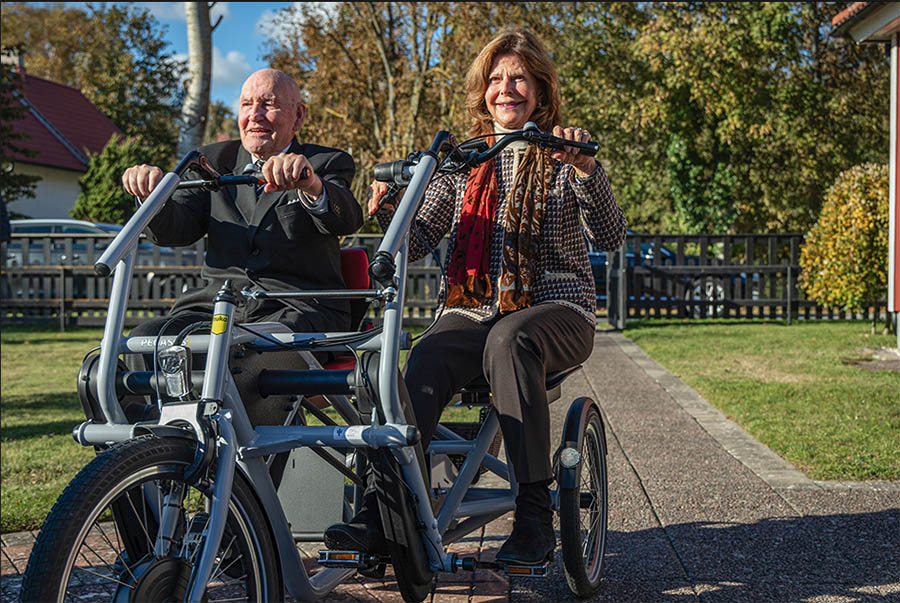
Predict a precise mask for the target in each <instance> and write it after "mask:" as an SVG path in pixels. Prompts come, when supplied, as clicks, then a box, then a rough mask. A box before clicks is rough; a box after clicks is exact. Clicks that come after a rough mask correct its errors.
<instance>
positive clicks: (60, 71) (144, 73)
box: [0, 2, 184, 165]
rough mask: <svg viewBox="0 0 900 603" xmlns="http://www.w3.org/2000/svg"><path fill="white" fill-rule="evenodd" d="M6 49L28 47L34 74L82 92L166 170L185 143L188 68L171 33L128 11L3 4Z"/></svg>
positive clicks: (116, 7) (30, 70)
mask: <svg viewBox="0 0 900 603" xmlns="http://www.w3.org/2000/svg"><path fill="white" fill-rule="evenodd" d="M0 28H2V36H3V43H4V44H7V45H9V44H21V46H22V48H23V49H24V51H25V53H26V55H25V56H26V59H25V66H26V70H27V72H28V73H30V74H32V75H36V76H39V77H43V78H47V79H49V80H53V81H55V82H60V83H63V84H66V85H69V86H72V87H74V88H77V89H79V90H81V92H82V93H83V94H84V95H85V96H86V97H87V98H88V100H90V101H91V102H92V103H94V105H96V106H97V108H99V109H100V110H101V111H102V112H103V113H104V114H105V115H106V116H107V117H109V118H110V119H111V120H112V121H113V123H115V124H116V125H117V126H118V127H119V129H121V130H122V131H123V132H124V133H125V134H126V135H127V136H131V137H134V138H136V139H137V140H138V141H139V142H140V144H142V145H144V146H146V147H147V148H148V149H149V150H150V151H151V152H152V153H153V156H154V157H155V158H156V160H155V162H154V163H157V164H159V165H166V164H168V163H170V162H171V161H172V159H173V158H174V151H175V145H176V142H177V136H178V130H177V128H178V117H179V112H180V107H181V94H182V78H183V73H184V64H183V62H182V61H178V60H176V59H175V58H174V56H173V53H172V52H171V50H170V49H169V48H168V42H166V41H165V39H164V36H165V31H166V30H165V27H164V26H162V25H160V24H159V23H158V22H157V21H156V19H155V18H154V17H153V16H152V15H151V14H150V13H149V11H147V10H146V9H140V8H135V7H132V6H129V5H124V4H116V5H110V4H99V5H94V4H87V5H86V7H85V8H84V9H81V8H75V7H68V6H65V5H64V4H62V3H57V4H46V5H45V4H38V3H30V2H4V3H3V4H2V23H0Z"/></svg>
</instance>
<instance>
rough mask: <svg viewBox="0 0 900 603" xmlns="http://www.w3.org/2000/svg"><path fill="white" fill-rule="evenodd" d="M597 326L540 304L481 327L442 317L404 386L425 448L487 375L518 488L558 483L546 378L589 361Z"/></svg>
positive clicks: (412, 357)
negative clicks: (453, 407) (454, 401)
mask: <svg viewBox="0 0 900 603" xmlns="http://www.w3.org/2000/svg"><path fill="white" fill-rule="evenodd" d="M593 346H594V327H593V326H592V325H591V324H590V323H588V322H587V321H586V320H585V319H584V318H583V317H582V316H581V315H579V314H578V312H576V311H575V310H572V309H571V308H567V307H566V306H562V305H560V304H553V303H548V304H540V305H537V306H533V307H530V308H525V309H523V310H519V311H517V312H513V313H511V314H507V315H504V316H501V317H497V318H494V319H493V320H491V321H490V322H487V323H479V322H476V321H474V320H471V319H469V318H465V317H463V316H460V315H458V314H445V315H444V316H442V317H441V318H440V319H439V320H438V322H437V324H436V325H435V326H434V328H433V329H432V330H431V332H430V333H428V334H427V335H426V336H425V337H423V338H422V340H421V341H420V342H418V343H417V344H416V345H415V346H414V347H413V349H412V350H411V351H410V354H409V360H408V362H407V364H406V371H405V375H404V377H405V381H406V385H407V388H408V389H409V395H410V398H411V401H412V405H413V409H414V412H415V415H416V423H417V424H418V428H419V429H420V430H421V432H422V446H423V448H425V449H427V447H428V443H429V442H430V441H431V438H432V437H433V436H434V432H435V430H436V429H437V424H438V421H439V420H440V416H441V412H443V410H444V407H445V406H446V405H447V404H448V403H449V402H450V399H451V398H452V397H453V395H454V394H455V393H456V392H458V391H459V390H460V389H462V388H463V387H464V386H465V385H466V384H468V383H469V382H471V381H472V380H473V379H475V378H477V377H479V376H480V375H482V374H484V376H485V377H486V378H487V381H488V383H490V384H491V393H492V397H493V404H494V406H495V407H496V409H497V411H498V413H499V415H500V429H501V431H502V433H503V439H504V440H505V442H506V455H507V458H508V459H509V461H510V462H511V463H512V466H513V469H514V471H515V474H516V478H517V479H518V481H519V482H520V483H531V482H537V481H544V480H548V479H551V478H552V477H553V472H552V468H551V465H550V410H549V405H548V402H547V390H546V387H545V379H546V374H547V373H548V372H552V371H561V370H564V369H567V368H570V367H572V366H575V365H577V364H580V363H582V362H584V361H585V360H587V358H588V356H590V354H591V351H592V350H593Z"/></svg>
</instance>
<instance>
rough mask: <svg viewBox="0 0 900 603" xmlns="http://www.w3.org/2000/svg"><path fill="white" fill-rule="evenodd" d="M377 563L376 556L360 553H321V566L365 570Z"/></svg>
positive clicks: (319, 561)
mask: <svg viewBox="0 0 900 603" xmlns="http://www.w3.org/2000/svg"><path fill="white" fill-rule="evenodd" d="M376 561H377V558H376V557H375V555H366V554H365V553H360V552H359V551H319V559H318V563H319V565H324V566H325V567H345V568H346V567H355V568H365V567H369V566H370V565H372V564H373V563H374V562H376Z"/></svg>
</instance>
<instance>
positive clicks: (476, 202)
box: [447, 147, 553, 313]
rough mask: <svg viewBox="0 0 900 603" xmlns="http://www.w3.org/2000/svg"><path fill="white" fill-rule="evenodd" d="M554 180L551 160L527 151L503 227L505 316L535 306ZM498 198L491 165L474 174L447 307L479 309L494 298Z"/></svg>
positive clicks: (531, 149) (451, 269) (501, 283)
mask: <svg viewBox="0 0 900 603" xmlns="http://www.w3.org/2000/svg"><path fill="white" fill-rule="evenodd" d="M552 178H553V160H552V159H551V158H550V154H549V152H544V151H541V150H539V149H538V148H537V147H529V148H528V150H527V151H526V152H525V156H524V158H523V159H522V161H521V163H520V165H519V166H518V168H517V169H516V170H515V177H514V179H513V185H512V189H511V192H510V199H509V204H508V209H507V212H506V219H505V221H504V224H503V232H504V236H503V252H502V259H501V265H500V280H499V302H500V312H501V313H506V312H513V311H515V310H520V309H522V308H527V307H528V306H530V305H531V299H532V294H533V289H534V281H535V274H534V265H535V258H536V257H537V254H538V249H539V245H540V233H541V228H542V226H543V223H544V209H545V206H546V201H547V191H548V190H549V188H550V183H551V182H552ZM497 196H498V193H497V174H496V171H495V169H494V162H493V161H489V162H488V163H485V164H484V165H482V166H480V167H478V168H476V169H474V170H472V171H471V172H470V174H469V179H468V182H467V183H466V192H465V195H464V196H463V205H462V211H461V214H460V218H459V225H458V227H457V230H456V245H455V247H454V250H453V255H452V256H451V258H450V266H449V271H448V275H447V278H448V288H447V306H448V307H453V306H458V307H477V306H481V305H484V304H486V303H488V302H489V301H490V300H491V299H492V297H493V291H492V288H491V278H490V255H491V234H492V225H493V220H494V213H495V212H496V210H497Z"/></svg>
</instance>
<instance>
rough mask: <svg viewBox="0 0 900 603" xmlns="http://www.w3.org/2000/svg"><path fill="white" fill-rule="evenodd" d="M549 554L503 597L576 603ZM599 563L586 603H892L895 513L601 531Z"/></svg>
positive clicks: (899, 533) (897, 588)
mask: <svg viewBox="0 0 900 603" xmlns="http://www.w3.org/2000/svg"><path fill="white" fill-rule="evenodd" d="M556 557H557V561H556V564H555V568H554V573H553V576H552V577H551V578H550V579H549V580H546V581H538V580H536V579H528V580H524V579H514V581H513V585H512V597H511V600H513V601H526V600H554V601H575V600H577V599H575V598H574V597H573V595H572V594H571V592H570V591H569V590H568V588H567V587H566V584H565V578H564V574H563V568H562V563H561V557H562V556H561V554H560V553H559V550H557V555H556ZM605 565H606V567H605V578H604V581H603V584H602V585H601V588H600V592H599V593H598V594H597V595H596V596H595V597H594V598H592V599H591V600H592V601H641V602H644V601H681V600H692V601H695V600H698V599H699V600H701V601H799V600H810V599H812V600H816V601H819V600H822V601H842V602H849V601H869V600H873V601H874V600H879V601H884V600H885V597H887V598H890V597H897V599H894V600H900V509H890V510H887V511H881V512H873V513H860V514H836V515H821V516H806V517H785V518H767V519H761V520H759V521H757V522H755V523H749V524H747V523H722V522H709V523H706V522H690V523H682V524H674V525H671V526H668V527H666V528H653V529H646V530H639V531H635V532H622V531H611V532H610V533H609V540H608V545H607V555H606V561H605Z"/></svg>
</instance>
